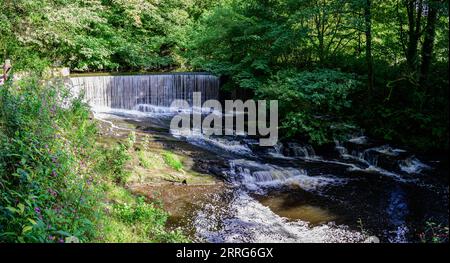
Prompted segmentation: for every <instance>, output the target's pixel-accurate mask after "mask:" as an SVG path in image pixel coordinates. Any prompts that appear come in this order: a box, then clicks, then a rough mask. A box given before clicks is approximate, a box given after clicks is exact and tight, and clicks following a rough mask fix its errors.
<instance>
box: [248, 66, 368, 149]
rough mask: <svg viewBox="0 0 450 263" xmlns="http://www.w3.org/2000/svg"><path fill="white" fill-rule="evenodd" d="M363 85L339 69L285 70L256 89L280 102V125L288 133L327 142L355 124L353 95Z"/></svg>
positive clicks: (288, 134) (263, 97)
mask: <svg viewBox="0 0 450 263" xmlns="http://www.w3.org/2000/svg"><path fill="white" fill-rule="evenodd" d="M360 85H361V83H360V81H359V80H358V78H357V77H356V76H355V75H353V74H348V73H343V72H340V71H336V70H330V69H320V70H315V71H311V72H309V71H303V72H298V71H294V70H284V71H280V72H278V73H277V74H276V75H274V76H273V77H272V78H271V79H269V81H267V83H266V84H265V85H263V87H261V89H259V90H257V91H256V92H257V96H258V97H259V98H262V99H272V100H274V99H276V100H278V101H279V114H280V120H281V127H280V128H281V129H282V130H283V132H284V134H285V135H286V136H288V137H302V138H305V139H307V140H308V141H309V142H311V143H314V144H324V143H328V142H331V141H332V140H333V139H336V138H339V137H343V136H345V135H346V134H348V132H349V131H351V130H352V129H354V128H355V127H356V126H355V125H354V123H353V122H352V121H351V115H352V112H351V106H352V100H351V97H352V94H353V93H355V92H356V91H357V90H358V88H359V87H360Z"/></svg>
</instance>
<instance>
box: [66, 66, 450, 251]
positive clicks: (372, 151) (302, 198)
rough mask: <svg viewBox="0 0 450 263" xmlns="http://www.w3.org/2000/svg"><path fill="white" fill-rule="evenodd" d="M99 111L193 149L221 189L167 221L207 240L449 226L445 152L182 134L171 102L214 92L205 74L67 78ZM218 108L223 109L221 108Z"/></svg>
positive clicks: (334, 236)
mask: <svg viewBox="0 0 450 263" xmlns="http://www.w3.org/2000/svg"><path fill="white" fill-rule="evenodd" d="M72 82H73V84H74V87H75V90H76V91H77V92H80V91H81V90H84V94H85V96H86V99H87V101H89V103H90V104H91V105H92V108H93V111H94V113H95V115H96V117H97V118H99V119H101V120H103V121H106V122H111V123H114V125H118V126H116V128H119V129H124V128H123V127H122V128H121V127H119V126H120V125H119V124H117V123H120V122H116V121H117V120H121V121H125V122H129V123H138V124H139V127H141V128H142V127H144V128H143V130H145V132H148V133H155V134H159V135H161V136H163V137H165V138H171V139H170V140H168V141H166V142H165V143H167V144H168V146H170V147H185V146H183V145H189V146H188V147H192V148H195V149H196V151H197V153H198V154H197V157H196V158H195V165H194V167H196V169H197V170H199V171H200V172H202V173H207V174H213V175H215V176H217V177H218V178H221V179H222V180H223V181H225V185H226V187H225V188H224V189H221V190H220V191H219V192H217V193H215V194H213V195H210V196H209V197H208V198H207V200H204V201H203V202H201V203H200V204H198V205H195V206H193V207H189V209H187V210H186V211H185V214H183V215H182V216H181V217H177V218H175V219H174V220H173V224H174V226H180V227H183V228H185V229H186V230H187V231H190V232H191V233H192V236H193V237H195V238H196V239H197V240H198V241H207V242H364V241H367V240H374V239H373V237H372V239H369V236H376V237H377V238H375V240H377V239H379V240H381V242H417V241H419V238H418V237H419V235H420V234H421V233H422V232H423V231H425V229H424V226H425V225H426V223H427V222H428V221H433V222H437V223H440V224H442V225H445V226H448V189H449V188H448V180H447V173H448V163H447V162H446V161H445V159H446V158H440V157H433V156H417V155H415V154H413V153H410V152H408V151H406V150H403V149H400V148H396V147H393V146H390V145H386V144H383V143H380V142H375V141H372V140H370V138H367V137H365V136H354V137H352V138H351V139H349V140H347V141H343V142H338V141H336V142H335V144H334V145H331V146H328V147H322V148H321V149H314V148H313V147H311V146H310V145H307V144H303V143H301V142H293V141H290V142H288V141H285V142H279V143H278V144H277V145H276V146H274V147H260V146H259V145H258V140H257V138H252V137H249V136H209V137H208V136H204V135H202V134H200V133H198V134H189V135H183V134H179V133H174V132H173V131H171V130H170V128H169V123H170V120H171V117H172V116H173V115H174V114H176V110H175V111H174V109H171V108H168V107H167V106H169V105H170V102H171V101H173V100H174V99H178V98H181V99H188V100H189V98H190V97H189V96H190V95H189V94H192V91H202V92H205V95H204V97H203V96H202V100H203V101H204V100H207V99H212V98H217V97H218V87H219V83H218V79H217V78H216V77H214V76H211V75H207V74H179V75H177V74H168V75H145V76H122V77H77V78H73V79H72ZM218 114H220V113H218Z"/></svg>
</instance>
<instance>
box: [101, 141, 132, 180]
mask: <svg viewBox="0 0 450 263" xmlns="http://www.w3.org/2000/svg"><path fill="white" fill-rule="evenodd" d="M129 160H131V156H130V153H129V147H128V144H124V143H121V142H118V143H117V144H116V145H114V146H113V147H112V149H105V150H104V161H103V163H102V166H103V167H102V169H103V170H104V171H109V172H110V174H111V176H112V179H113V180H114V181H115V182H117V183H121V184H124V183H126V181H127V179H128V178H129V177H130V175H131V174H130V171H128V170H127V169H126V164H127V162H128V161H129Z"/></svg>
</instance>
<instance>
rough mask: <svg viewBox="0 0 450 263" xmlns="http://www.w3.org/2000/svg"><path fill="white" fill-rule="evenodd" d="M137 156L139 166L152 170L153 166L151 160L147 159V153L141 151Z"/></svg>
mask: <svg viewBox="0 0 450 263" xmlns="http://www.w3.org/2000/svg"><path fill="white" fill-rule="evenodd" d="M137 156H138V159H139V164H140V165H141V166H142V167H144V168H146V169H150V168H152V166H153V164H152V163H151V160H150V159H149V158H148V157H147V154H146V152H145V151H143V150H140V151H138V152H137Z"/></svg>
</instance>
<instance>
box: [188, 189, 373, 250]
mask: <svg viewBox="0 0 450 263" xmlns="http://www.w3.org/2000/svg"><path fill="white" fill-rule="evenodd" d="M223 210H226V211H218V210H217V207H216V206H213V205H211V204H208V205H205V207H204V208H203V209H202V210H200V211H199V212H198V213H197V216H196V218H195V220H194V222H195V226H196V229H197V236H198V237H199V238H200V239H202V240H205V241H208V242H220V243H223V242H245V243H249V242H257V243H268V242H274V243H276V242H291V243H294V242H295V243H340V242H363V241H364V240H365V239H366V238H367V237H366V236H364V235H363V234H361V233H359V232H356V231H350V230H349V229H348V228H347V227H345V226H337V225H335V224H332V223H330V224H324V225H320V226H315V227H311V226H309V224H308V223H307V222H304V221H301V220H296V221H288V220H287V219H286V218H283V217H280V216H278V215H277V214H275V213H273V212H272V211H271V210H270V209H269V208H268V207H266V206H264V205H262V204H261V203H259V202H258V201H256V200H255V199H254V198H252V197H250V196H249V195H248V194H247V193H246V192H244V191H242V190H237V191H236V192H235V194H234V199H233V200H232V202H231V203H230V205H229V206H228V207H226V208H223Z"/></svg>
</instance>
